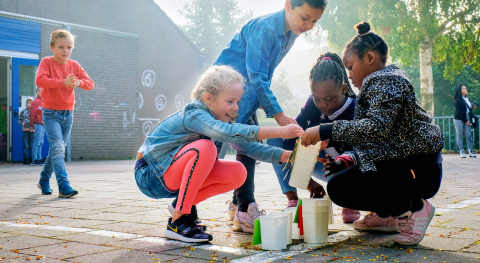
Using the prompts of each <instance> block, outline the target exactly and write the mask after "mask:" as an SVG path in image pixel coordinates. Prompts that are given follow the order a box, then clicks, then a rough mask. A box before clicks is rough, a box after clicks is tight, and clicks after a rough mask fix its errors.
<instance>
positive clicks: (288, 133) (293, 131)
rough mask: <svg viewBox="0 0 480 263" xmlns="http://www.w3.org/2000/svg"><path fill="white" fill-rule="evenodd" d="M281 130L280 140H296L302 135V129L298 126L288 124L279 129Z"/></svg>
mask: <svg viewBox="0 0 480 263" xmlns="http://www.w3.org/2000/svg"><path fill="white" fill-rule="evenodd" d="M281 130H282V132H281V133H280V138H282V139H291V138H297V137H299V136H302V135H303V129H302V127H300V126H299V125H298V124H289V125H287V126H284V127H281Z"/></svg>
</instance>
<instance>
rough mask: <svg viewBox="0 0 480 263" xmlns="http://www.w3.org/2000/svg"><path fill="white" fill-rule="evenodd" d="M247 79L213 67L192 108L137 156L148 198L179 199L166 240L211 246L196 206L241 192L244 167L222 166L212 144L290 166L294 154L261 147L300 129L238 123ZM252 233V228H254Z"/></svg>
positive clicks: (159, 130) (163, 126) (165, 125)
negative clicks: (220, 196) (220, 144)
mask: <svg viewBox="0 0 480 263" xmlns="http://www.w3.org/2000/svg"><path fill="white" fill-rule="evenodd" d="M243 81H244V79H243V77H242V75H241V74H240V73H238V72H237V71H235V70H234V69H233V68H231V67H229V66H213V67H211V68H210V69H209V70H207V71H206V72H205V73H204V74H203V76H202V77H201V78H200V80H199V82H198V83H197V85H196V87H195V89H194V90H193V93H192V100H193V101H192V102H191V103H189V104H187V105H186V106H185V108H184V109H183V110H180V111H178V112H177V113H175V114H173V115H171V116H169V117H167V118H166V119H165V120H163V121H162V122H161V123H160V124H158V125H157V127H155V129H154V130H153V131H152V132H151V133H150V134H149V135H148V136H147V138H146V139H145V142H144V144H143V145H142V147H141V148H140V150H139V152H138V155H137V162H136V165H135V179H136V181H137V185H138V187H139V189H140V191H142V192H143V193H144V194H145V195H147V196H148V197H150V198H155V199H160V198H172V197H177V196H178V202H177V203H176V207H175V211H174V213H173V217H172V218H169V219H168V224H167V231H166V233H165V236H166V237H167V238H170V239H176V240H181V241H184V242H206V241H211V240H212V236H211V235H210V234H207V233H205V232H203V231H205V230H206V228H205V227H204V226H201V225H197V224H196V223H197V222H198V216H197V215H196V208H195V206H196V205H197V204H198V203H200V202H201V201H203V200H206V199H208V198H210V197H212V196H216V195H219V194H222V193H225V192H228V191H231V190H233V189H236V188H237V187H239V186H241V185H242V184H243V182H244V181H245V178H246V170H245V167H244V166H243V165H242V164H241V163H240V162H237V161H228V160H218V159H217V152H218V149H217V147H216V146H215V144H214V142H213V141H220V142H227V143H230V144H231V145H232V146H233V147H234V148H235V149H236V150H237V151H238V152H241V153H242V154H245V155H248V156H250V157H252V158H254V159H257V160H260V161H264V162H270V163H280V162H286V161H287V160H288V158H289V157H290V154H291V151H284V150H283V149H279V148H276V147H272V146H268V145H264V144H261V143H258V141H259V140H263V139H269V138H277V137H280V138H284V139H289V138H295V137H298V136H301V135H302V134H303V129H302V128H301V127H300V126H298V125H296V124H292V125H288V126H284V127H258V126H253V125H244V124H238V123H234V119H235V117H236V115H237V111H238V103H239V102H240V98H241V97H242V94H243ZM252 227H253V226H252Z"/></svg>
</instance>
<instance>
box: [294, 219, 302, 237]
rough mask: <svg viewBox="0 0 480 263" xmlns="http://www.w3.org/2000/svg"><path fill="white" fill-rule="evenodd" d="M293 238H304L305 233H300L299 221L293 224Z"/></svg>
mask: <svg viewBox="0 0 480 263" xmlns="http://www.w3.org/2000/svg"><path fill="white" fill-rule="evenodd" d="M292 239H303V235H300V228H299V227H298V223H293V224H292Z"/></svg>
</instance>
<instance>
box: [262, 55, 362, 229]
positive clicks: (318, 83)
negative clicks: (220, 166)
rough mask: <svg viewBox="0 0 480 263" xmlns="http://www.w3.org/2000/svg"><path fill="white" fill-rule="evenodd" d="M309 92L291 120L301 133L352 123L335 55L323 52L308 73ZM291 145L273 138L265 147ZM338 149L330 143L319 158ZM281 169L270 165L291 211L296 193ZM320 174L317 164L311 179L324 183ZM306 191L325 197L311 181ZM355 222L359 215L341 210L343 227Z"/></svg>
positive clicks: (351, 96) (351, 97) (350, 101)
mask: <svg viewBox="0 0 480 263" xmlns="http://www.w3.org/2000/svg"><path fill="white" fill-rule="evenodd" d="M310 91H311V94H312V95H311V96H310V97H309V98H308V99H307V102H306V103H305V106H303V108H302V109H301V110H300V113H299V114H298V115H297V117H296V118H295V120H296V121H297V123H298V125H300V126H301V127H302V128H303V129H308V128H310V127H315V126H316V127H318V125H320V124H321V123H331V122H333V121H335V120H352V119H353V113H354V109H355V97H356V95H355V93H354V92H353V90H352V88H351V86H350V83H349V81H348V76H347V72H346V71H345V68H344V67H343V63H342V60H341V59H340V57H339V56H338V55H337V54H334V53H330V52H327V53H325V54H323V55H321V56H320V57H319V58H318V60H317V63H316V64H315V65H314V66H313V68H312V69H311V71H310ZM295 142H296V138H294V139H289V140H283V139H280V138H275V139H269V140H268V141H267V143H268V144H269V145H272V146H276V147H279V148H283V149H285V150H293V148H294V147H295ZM341 148H342V147H341V145H340V144H335V143H332V144H331V145H329V148H327V149H325V150H323V151H321V152H320V156H321V157H324V158H325V155H326V154H328V155H331V156H334V157H335V156H338V155H339V154H338V152H342V149H341ZM283 167H284V164H280V165H278V164H273V169H274V170H275V173H276V174H277V177H278V181H279V183H280V186H281V188H282V191H283V193H284V194H285V195H286V196H287V198H288V207H294V206H296V205H297V202H298V195H297V189H296V188H294V187H292V186H290V185H289V183H288V182H289V180H290V171H289V170H283ZM324 174H325V172H324V166H323V164H322V163H321V162H319V163H317V164H316V166H315V169H314V171H313V174H312V176H314V177H315V178H317V179H320V180H322V181H326V180H327V178H326V177H324ZM308 190H309V191H310V197H314V198H317V197H323V196H324V195H325V190H324V189H323V187H322V186H321V185H320V184H318V183H317V182H315V181H314V180H313V179H310V183H309V185H308ZM359 218H360V212H359V211H356V210H353V209H347V208H344V209H343V210H342V219H343V221H344V222H346V223H351V222H353V221H355V220H357V219H359Z"/></svg>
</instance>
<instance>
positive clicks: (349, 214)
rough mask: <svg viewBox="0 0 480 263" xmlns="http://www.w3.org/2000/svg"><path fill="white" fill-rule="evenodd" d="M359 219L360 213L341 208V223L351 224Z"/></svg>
mask: <svg viewBox="0 0 480 263" xmlns="http://www.w3.org/2000/svg"><path fill="white" fill-rule="evenodd" d="M359 218H360V211H358V210H354V209H350V208H343V209H342V220H343V223H353V222H355V221H357V220H358V219H359Z"/></svg>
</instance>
